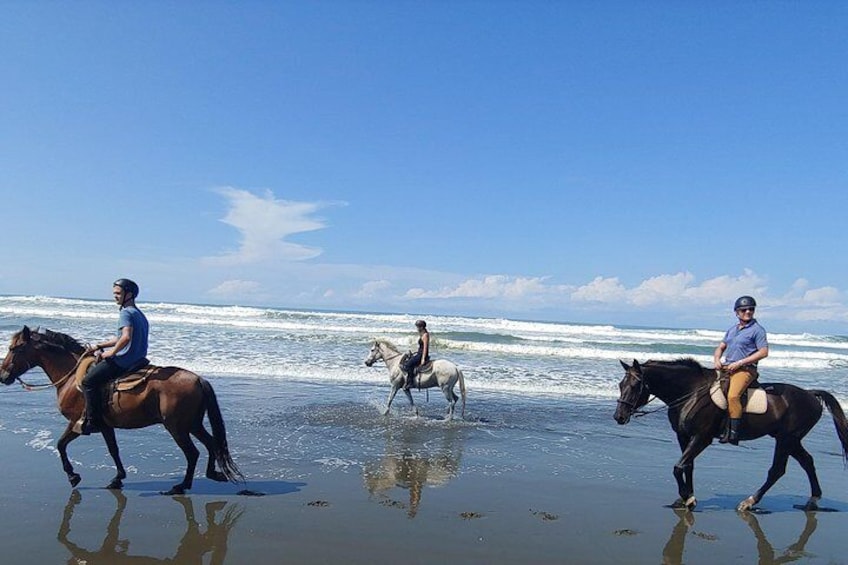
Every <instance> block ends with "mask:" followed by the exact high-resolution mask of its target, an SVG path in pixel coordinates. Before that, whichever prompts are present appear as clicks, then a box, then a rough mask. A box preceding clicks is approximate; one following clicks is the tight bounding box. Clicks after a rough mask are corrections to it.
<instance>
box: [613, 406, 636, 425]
mask: <svg viewBox="0 0 848 565" xmlns="http://www.w3.org/2000/svg"><path fill="white" fill-rule="evenodd" d="M632 415H633V412H632V411H631V410H630V406H628V405H627V404H624V403H622V402H621V401H619V403H618V407H617V408H616V409H615V414H614V415H613V418H615V421H616V422H618V424H619V425H620V426H623V425H624V424H626V423H628V422H629V421H630V417H631V416H632Z"/></svg>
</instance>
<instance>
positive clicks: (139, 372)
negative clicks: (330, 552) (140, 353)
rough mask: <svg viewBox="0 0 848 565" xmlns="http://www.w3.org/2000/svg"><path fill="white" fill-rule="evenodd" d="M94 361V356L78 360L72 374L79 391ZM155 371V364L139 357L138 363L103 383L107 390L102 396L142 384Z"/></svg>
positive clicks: (131, 388)
mask: <svg viewBox="0 0 848 565" xmlns="http://www.w3.org/2000/svg"><path fill="white" fill-rule="evenodd" d="M95 361H96V359H95V358H94V356H91V357H86V358H84V359H83V360H82V361H80V364H79V366H78V367H77V372H76V374H75V375H74V385H75V386H76V387H77V390H79V391H80V392H82V379H83V377H85V375H86V373H88V370H89V369H91V366H92V365H94V362H95ZM155 371H156V366H155V365H151V364H150V361H148V360H147V359H140V360H139V361H138V363H136V364H135V365H133V366H132V367H130V368H129V369H127V370H126V371H125V372H124V373H123V374H121V375H120V376H119V377H118V378H117V379H113V380H111V381H109V382H108V383H106V384H104V385H103V387H104V388H106V387H108V390H106V391H104V392H105V394H103V398H104V399H107V398H109V397H111V396H112V393H113V392H127V391H130V390H133V389H134V388H137V387H139V386H141V385H143V384H144V383H146V382H147V379H148V378H149V377H150V375H152V374H153V373H154V372H155Z"/></svg>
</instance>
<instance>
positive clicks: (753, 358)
mask: <svg viewBox="0 0 848 565" xmlns="http://www.w3.org/2000/svg"><path fill="white" fill-rule="evenodd" d="M766 357H768V345H766V346H765V347H761V348H759V349H758V350H756V351H755V352H753V353H751V354H750V355H748V356H747V357H745V358H744V359H740V360H739V361H734V362H733V363H731V364H730V365H728V366H727V370H728V371H730V372H731V373H732V372H733V371H735V370H737V369H738V368H739V367H741V366H743V365H753V364H754V363H756V362H758V361H759V360H760V359H765V358H766Z"/></svg>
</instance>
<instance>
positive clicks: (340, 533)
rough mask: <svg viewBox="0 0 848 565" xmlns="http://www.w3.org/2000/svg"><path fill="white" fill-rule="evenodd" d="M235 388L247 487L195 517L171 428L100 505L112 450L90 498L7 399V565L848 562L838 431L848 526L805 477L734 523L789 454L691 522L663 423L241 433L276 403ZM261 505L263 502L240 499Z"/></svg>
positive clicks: (767, 448)
mask: <svg viewBox="0 0 848 565" xmlns="http://www.w3.org/2000/svg"><path fill="white" fill-rule="evenodd" d="M217 386H218V388H219V389H220V390H221V394H220V395H221V396H222V397H223V398H225V399H227V403H228V404H227V407H228V410H229V412H228V414H227V415H228V417H229V420H228V425H229V432H230V434H229V437H230V445H231V448H232V449H233V454H234V457H235V459H236V461H237V462H238V463H239V465H240V466H241V468H242V470H243V471H244V472H245V475H246V477H247V479H248V480H247V483H246V484H242V485H235V484H221V483H213V482H211V481H208V480H206V479H205V478H202V477H201V476H198V478H197V479H196V481H195V485H194V488H193V489H192V491H191V494H189V495H188V496H179V497H166V496H162V495H160V494H159V492H160V491H164V490H167V489H168V488H170V486H171V485H173V484H174V483H176V482H178V481H179V479H180V476H179V472H180V471H181V469H182V465H183V463H182V460H181V457H180V456H179V454H175V453H174V447H173V445H172V444H171V443H170V440H169V438H168V437H167V436H166V435H165V433H164V431H162V430H161V428H159V429H158V430H157V429H153V430H143V431H134V432H124V431H122V432H119V442H120V443H121V447H122V455H123V457H124V462H125V464H126V465H127V466H128V470H129V473H130V476H129V477H128V478H127V480H126V481H125V488H124V489H123V491H109V490H105V489H103V488H101V487H102V486H103V485H106V484H107V483H108V482H109V480H110V479H111V477H112V474H113V472H114V470H113V469H112V468H111V466H110V464H109V460H108V458H107V457H106V455H105V448H104V447H103V446H102V444H101V442H100V439H99V438H81V439H80V440H78V441H77V442H75V443H74V444H72V447H71V455H72V459H73V461H74V463H75V465H76V466H77V470H78V471H79V472H80V473H81V474H82V475H83V482H82V483H81V484H80V485H79V486H78V487H77V488H75V489H71V488H70V486H69V485H68V483H67V481H66V479H65V476H64V473H63V472H62V470H61V467H60V463H59V460H58V457H57V455H56V453H55V451H54V450H53V449H52V448H51V447H49V446H51V445H55V436H54V437H46V436H45V435H44V434H43V433H41V432H39V431H38V430H42V429H44V428H47V429H50V430H55V431H54V432H52V433H54V434H55V433H58V431H59V430H61V420H60V418H59V416H58V414H56V413H55V412H51V411H52V410H54V408H53V406H52V405H50V404H49V402H50V401H48V400H45V399H44V397H35V396H29V395H16V396H8V395H4V396H3V397H2V399H0V410H2V411H3V417H2V418H0V422H2V426H0V453H2V454H3V457H2V459H3V461H2V463H0V469H2V477H3V479H2V480H3V488H2V489H0V508H2V512H0V536H2V537H1V538H0V539H2V541H3V545H2V547H3V552H4V553H5V557H4V559H3V561H4V562H5V563H34V564H35V563H38V564H43V563H89V564H90V563H110V564H115V563H124V562H132V563H197V562H201V559H202V560H203V561H202V562H211V563H221V562H223V563H363V564H364V563H398V562H401V563H436V562H446V561H448V562H455V563H481V564H482V563H753V562H758V563H766V564H768V563H785V562H790V561H794V560H799V561H801V562H805V563H807V562H813V563H843V562H848V549H846V546H845V543H844V541H843V536H844V532H845V531H846V530H847V529H848V528H846V527H848V496H846V495H845V492H846V488H845V487H846V485H848V471H845V470H844V469H843V468H842V462H841V459H840V457H839V454H838V453H836V452H835V450H836V448H837V445H838V441H837V440H836V438H835V434H834V433H833V429H832V424H831V423H830V422H827V421H823V422H822V423H820V424H819V426H818V427H817V431H816V432H815V434H811V435H813V436H814V437H812V438H811V441H810V444H811V452H812V453H813V455H814V457H815V458H816V463H817V465H818V467H819V471H820V474H821V480H822V485H823V487H824V490H825V499H824V500H823V501H822V504H823V506H826V507H828V508H830V509H832V510H835V512H818V513H805V512H803V511H800V510H796V509H794V508H793V505H795V504H800V503H803V502H804V501H805V499H806V498H805V495H806V493H807V491H808V487H807V484H806V479H805V478H804V477H803V473H802V472H801V471H800V469H799V468H798V466H797V464H794V463H791V464H790V468H789V471H788V473H787V475H786V476H785V477H784V478H783V479H782V480H781V482H780V483H778V486H776V487H775V488H774V489H773V491H772V493H770V495H769V496H768V497H767V498H766V499H765V500H764V501H763V504H762V505H761V508H762V510H763V512H762V513H760V514H751V513H749V514H746V515H740V514H738V513H737V512H736V511H735V506H736V504H737V503H738V502H739V501H740V500H742V499H743V498H745V497H746V496H748V495H749V494H750V492H751V491H753V489H754V488H756V486H758V485H759V484H760V483H761V482H762V480H763V479H764V477H765V472H766V470H767V468H768V465H769V464H770V459H771V442H770V441H763V442H758V443H755V444H751V445H752V447H740V448H735V449H734V448H730V447H717V446H714V447H712V448H710V449H709V450H708V451H707V452H706V453H705V454H704V455H703V456H702V457H701V458H699V459H698V468H697V470H696V485H697V486H698V494H699V506H698V508H697V510H696V511H695V512H676V511H673V510H671V509H669V508H667V507H665V506H664V504H668V503H670V502H671V501H672V500H673V499H674V498H675V486H674V482H673V478H672V476H671V469H672V465H673V464H674V461H675V459H676V447H675V446H674V443H673V441H672V436H671V432H670V430H669V429H668V428H667V424H666V423H664V422H663V416H659V417H657V418H656V419H655V420H653V421H649V422H648V423H644V421H640V423H638V424H636V425H631V426H626V427H618V426H616V425H615V424H614V423H613V422H612V420H611V409H610V410H602V411H601V410H599V409H598V408H596V407H588V408H586V409H585V412H584V413H579V412H578V413H577V415H575V416H568V414H570V413H571V412H576V411H577V408H575V407H565V410H564V409H563V407H562V406H558V407H556V410H558V411H557V412H553V413H552V416H551V419H550V423H546V422H547V421H542V424H539V425H538V426H536V427H533V428H532V429H530V430H529V431H528V429H526V428H522V427H521V426H520V425H519V424H518V423H514V422H513V420H510V419H509V417H504V420H503V422H499V423H497V425H495V424H487V423H486V422H485V421H484V419H482V418H480V416H479V414H480V413H494V410H493V408H492V407H493V406H494V402H495V400H493V399H488V400H487V399H486V398H480V397H478V398H476V403H477V404H476V405H475V406H476V407H475V410H476V416H475V412H474V411H472V415H471V416H470V417H469V418H470V422H459V423H454V424H452V423H442V422H440V421H439V420H438V419H437V417H436V416H435V415H434V414H435V413H439V414H440V413H441V410H442V406H441V405H436V404H435V403H433V404H430V405H425V406H424V407H423V408H422V410H423V412H424V416H422V417H419V418H407V417H405V416H404V414H405V413H404V412H403V411H402V410H400V411H399V412H397V413H395V414H393V415H392V416H390V417H389V418H388V419H384V418H382V417H379V416H378V415H377V412H376V410H374V409H373V407H369V406H368V405H367V404H368V403H367V402H363V401H361V400H359V399H357V400H354V401H349V402H343V403H338V404H333V403H332V402H328V403H327V404H326V405H325V406H323V407H314V406H311V407H310V408H309V410H306V409H304V410H303V411H301V412H298V410H297V409H296V406H291V405H289V406H287V407H286V408H284V409H280V411H279V412H273V413H264V414H263V415H262V416H261V417H253V416H247V415H245V416H240V417H236V416H234V413H236V412H237V411H236V410H234V408H233V403H238V402H241V401H240V400H239V399H238V395H239V394H241V395H243V396H244V398H245V399H248V400H247V402H251V403H253V404H254V405H256V407H257V408H256V410H258V411H259V412H262V410H261V403H259V401H257V400H256V399H257V398H262V395H261V394H257V391H252V390H249V389H247V390H246V389H244V387H243V386H242V387H241V388H239V389H238V390H239V391H241V392H239V393H236V392H235V391H234V390H228V385H227V383H226V382H222V381H219V382H218V385H217ZM306 392H309V391H306ZM382 393H383V391H379V394H380V395H381V396H382ZM265 396H268V395H265ZM303 397H304V398H307V399H308V398H310V397H309V394H304V395H303ZM249 399H253V400H249ZM269 402H271V401H269ZM279 402H280V400H279V399H278V398H275V399H273V403H274V404H275V405H276V404H277V403H279ZM305 402H310V401H309V400H306V401H305ZM487 403H488V404H487ZM363 405H364V406H365V408H362V406H363ZM604 407H605V406H604ZM525 408H526V407H525ZM534 409H535V410H536V411H537V412H539V411H543V410H544V409H545V408H544V407H543V406H536V407H534ZM499 410H500V411H501V412H504V411H505V409H503V408H500V407H499ZM551 410H553V408H551ZM599 412H602V413H599ZM607 412H609V413H607ZM596 413H598V415H597V416H594V415H595V414H596ZM520 415H521V411H517V412H516V416H515V422H518V421H519V420H520ZM535 417H537V418H542V417H544V416H538V415H537V416H535ZM475 418H476V420H475ZM593 418H596V419H594V420H593ZM560 420H562V423H561V424H559V426H561V427H557V422H558V421H560ZM540 421H541V420H540ZM263 426H267V434H266V432H264V431H263ZM369 426H370V427H369ZM580 426H585V427H584V428H581V427H580ZM364 432H368V433H364ZM287 434H288V435H287ZM369 434H370V435H369ZM363 436H366V439H362V437H363ZM356 441H359V442H360V443H356ZM309 442H311V443H312V444H311V445H309V446H308V448H306V449H304V450H302V451H298V446H300V445H301V444H303V443H309ZM277 446H280V447H277ZM356 452H361V453H362V457H359V458H356V457H354V455H355V453H356ZM334 457H335V458H334ZM203 465H205V454H203V455H202V456H201V460H200V466H199V468H200V469H202V468H203ZM245 488H247V489H250V490H252V491H256V492H261V493H263V494H264V496H241V495H238V494H237V493H238V492H239V491H240V490H242V489H245Z"/></svg>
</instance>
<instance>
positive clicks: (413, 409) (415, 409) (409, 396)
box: [403, 389, 418, 416]
mask: <svg viewBox="0 0 848 565" xmlns="http://www.w3.org/2000/svg"><path fill="white" fill-rule="evenodd" d="M403 392H404V394H406V397H407V398H408V399H409V406H410V407H412V411H413V413H414V414H415V415H416V416H417V415H418V408H416V407H415V402H414V401H413V400H412V391H411V390H409V389H406V390H404V391H403Z"/></svg>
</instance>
